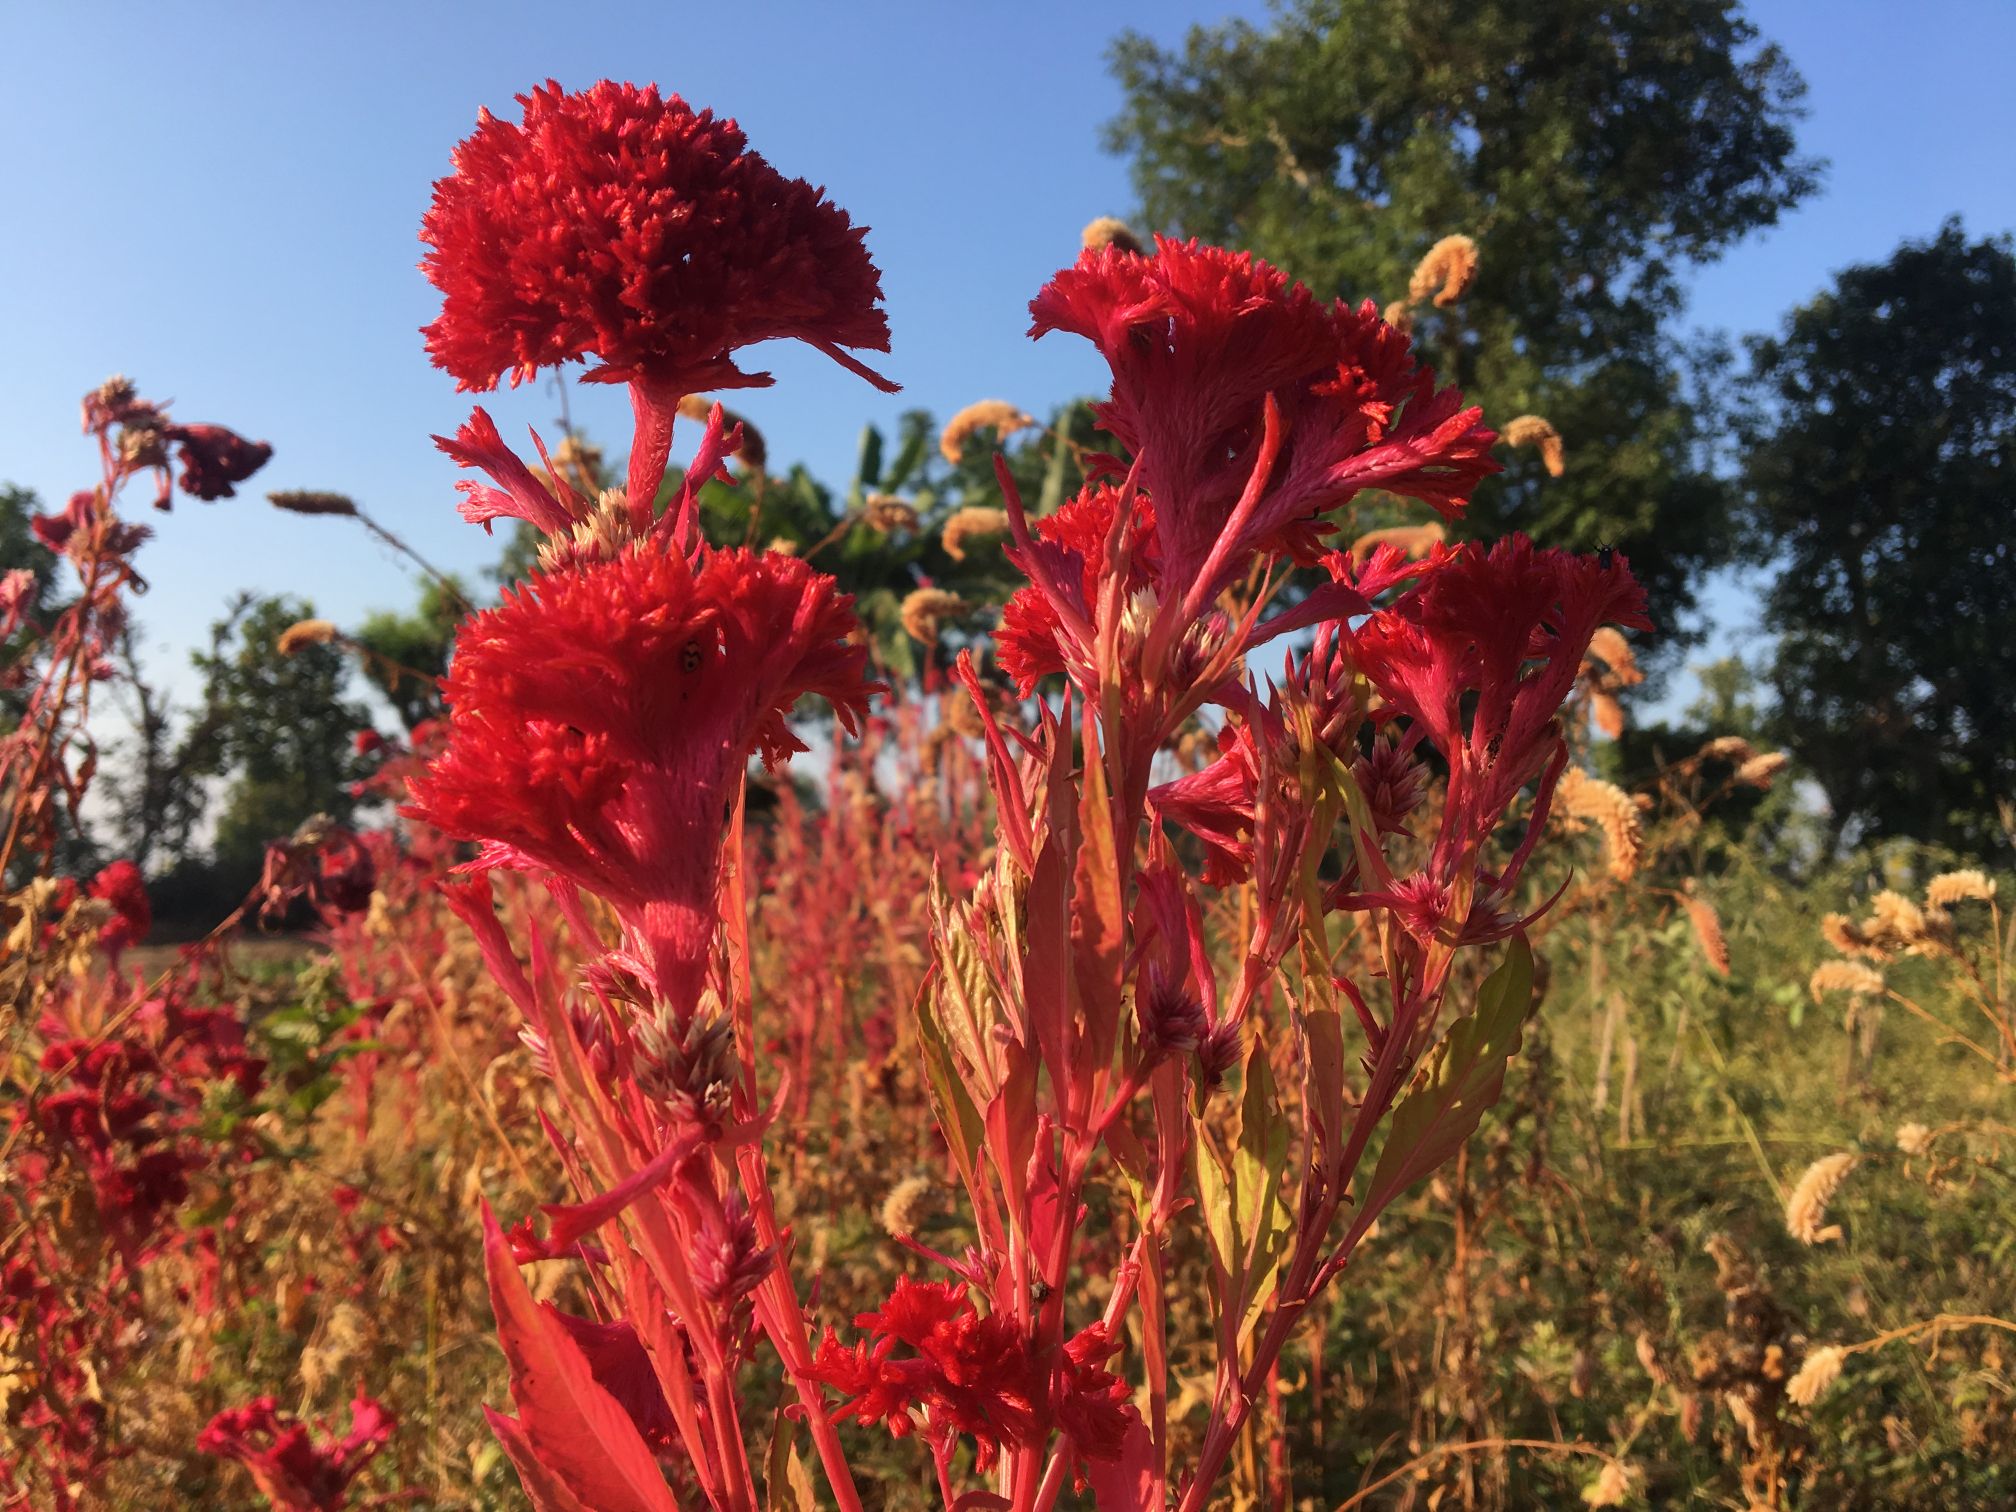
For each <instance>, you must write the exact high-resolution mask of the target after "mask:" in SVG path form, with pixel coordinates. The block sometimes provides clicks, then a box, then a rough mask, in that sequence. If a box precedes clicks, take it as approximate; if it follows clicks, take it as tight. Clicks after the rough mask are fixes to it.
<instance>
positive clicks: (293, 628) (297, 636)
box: [275, 619, 338, 656]
mask: <svg viewBox="0 0 2016 1512" xmlns="http://www.w3.org/2000/svg"><path fill="white" fill-rule="evenodd" d="M337 633H338V632H337V629H336V627H335V626H334V625H332V624H330V623H329V621H327V620H325V619H304V620H296V621H295V622H294V623H293V624H291V625H289V626H288V627H287V628H286V629H285V630H282V631H281V632H280V639H279V640H278V641H276V642H275V645H277V646H278V647H279V650H280V654H281V655H282V656H295V655H298V654H299V653H301V652H303V651H305V650H307V649H308V648H309V647H310V646H326V645H328V644H329V643H330V642H331V641H333V640H335V639H336V636H337Z"/></svg>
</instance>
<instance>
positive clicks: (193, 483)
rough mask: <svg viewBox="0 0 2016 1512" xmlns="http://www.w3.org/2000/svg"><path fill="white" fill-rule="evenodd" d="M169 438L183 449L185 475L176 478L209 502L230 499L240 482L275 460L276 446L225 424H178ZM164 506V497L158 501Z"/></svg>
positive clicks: (192, 494) (187, 490)
mask: <svg viewBox="0 0 2016 1512" xmlns="http://www.w3.org/2000/svg"><path fill="white" fill-rule="evenodd" d="M168 439H169V440H170V441H172V442H174V443H175V445H176V446H177V447H178V448H179V450H178V452H177V455H179V456H180V457H181V459H182V476H181V477H180V478H178V479H177V480H176V481H177V482H178V483H179V484H181V486H182V491H183V492H184V493H186V494H188V495H189V496H190V497H191V498H195V499H201V500H203V501H204V502H205V503H209V502H211V501H212V500H216V499H228V498H230V497H231V496H232V495H233V494H234V493H236V492H237V485H238V484H240V483H243V482H244V481H245V480H246V479H247V478H249V477H251V476H252V474H254V473H256V472H257V471H259V469H260V468H262V467H264V466H265V465H266V464H267V462H268V461H270V460H271V459H272V456H273V448H272V447H271V446H270V445H268V444H267V443H266V442H264V441H247V440H246V439H245V438H244V437H243V436H241V435H239V434H238V433H237V432H236V431H234V430H228V429H226V428H225V427H224V426H221V425H176V426H171V427H169V430H168ZM157 502H159V503H160V505H161V507H162V508H163V509H165V508H167V507H168V506H167V503H166V501H165V499H164V500H160V501H157Z"/></svg>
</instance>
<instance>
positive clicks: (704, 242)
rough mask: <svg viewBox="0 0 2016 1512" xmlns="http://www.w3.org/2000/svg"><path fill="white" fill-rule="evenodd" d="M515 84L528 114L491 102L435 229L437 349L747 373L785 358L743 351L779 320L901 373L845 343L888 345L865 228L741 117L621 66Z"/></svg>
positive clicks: (464, 361)
mask: <svg viewBox="0 0 2016 1512" xmlns="http://www.w3.org/2000/svg"><path fill="white" fill-rule="evenodd" d="M518 101H519V104H520V105H521V106H522V107H523V119H522V121H521V122H511V121H507V120H503V119H500V118H499V117H497V116H494V115H491V114H490V113H489V112H488V111H487V110H486V111H484V112H483V113H482V115H481V116H480V117H479V118H478V121H477V125H476V129H475V131H474V132H472V133H471V134H470V135H469V137H468V138H466V139H465V140H464V141H463V142H462V143H461V144H460V145H459V146H458V147H457V148H456V149H455V172H454V173H453V174H451V175H450V176H449V177H447V178H444V179H442V180H440V181H439V182H438V183H436V184H435V186H434V203H433V207H432V208H431V209H430V210H429V211H428V212H427V217H426V220H425V222H424V223H423V225H422V229H421V233H420V234H421V239H422V240H423V241H425V242H426V243H427V244H428V245H429V247H430V248H431V250H430V251H429V252H428V254H427V257H426V260H425V263H424V267H425V269H426V272H427V276H428V277H429V278H430V279H432V280H433V282H434V284H435V286H436V287H437V288H439V289H440V290H441V293H442V296H443V299H442V308H441V316H440V318H439V319H438V320H436V321H434V322H433V324H431V325H429V326H428V327H427V328H426V336H427V348H428V351H429V352H430V353H432V354H433V357H434V360H435V362H437V363H438V364H439V365H440V366H442V367H443V368H446V369H447V370H448V371H449V372H450V373H452V374H453V375H454V376H455V379H456V381H457V382H458V383H459V384H460V386H461V387H463V388H465V389H489V388H494V387H496V385H497V383H498V382H499V380H501V379H503V378H505V377H507V376H508V377H510V378H511V379H512V381H513V382H514V383H515V382H517V381H519V380H521V379H525V378H529V377H531V376H532V374H533V373H535V372H536V371H538V370H539V369H540V368H545V367H554V366H557V365H559V364H561V363H564V362H571V361H575V360H577V359H583V358H587V357H589V356H591V355H592V356H593V357H595V358H596V359H597V360H598V363H599V366H597V367H596V369H595V370H594V371H592V372H591V373H590V374H589V375H588V376H589V377H590V378H592V379H597V380H601V381H606V382H629V381H632V380H639V379H642V380H647V381H649V382H651V383H653V384H655V385H659V386H662V387H664V388H666V389H667V390H671V391H676V393H677V394H688V393H693V392H696V391H698V390H701V389H716V388H740V387H747V386H749V385H752V384H764V383H768V382H769V381H770V379H769V375H768V374H764V373H749V372H745V371H743V370H742V369H741V368H739V367H737V366H736V363H735V358H734V354H735V352H736V351H737V350H738V349H740V348H742V347H745V346H748V345H750V344H751V343H753V342H758V341H768V340H772V339H775V338H779V337H792V338H795V339H797V340H800V341H804V342H807V343H808V344H810V345H812V346H814V347H817V348H818V349H819V350H820V351H822V352H824V353H826V354H827V355H828V356H829V357H832V358H833V359H834V360H835V361H837V362H839V363H840V364H842V365H843V366H845V367H847V368H849V369H850V370H852V371H854V372H856V373H859V374H861V375H862V376H863V377H866V378H868V379H869V380H870V381H871V382H874V383H876V384H877V385H878V386H880V387H884V388H887V387H890V386H891V385H889V384H888V383H887V381H886V380H883V379H881V378H879V377H877V376H876V375H875V374H873V373H871V372H870V371H869V370H868V369H867V368H865V367H863V366H862V365H861V363H860V362H858V361H857V360H856V359H855V358H853V357H852V356H850V355H848V354H847V353H846V352H844V351H842V350H841V349H842V348H843V347H856V348H862V349H865V350H868V351H876V352H886V351H887V350H888V349H889V324H888V320H887V317H886V316H885V315H884V314H883V313H882V311H881V309H880V308H879V307H878V301H879V300H880V298H881V279H880V275H879V274H878V273H877V272H876V269H875V265H874V263H872V262H871V261H869V258H868V251H867V247H866V246H865V245H864V243H863V240H862V230H861V228H860V227H857V226H855V225H853V224H852V223H851V222H850V221H849V220H848V218H847V214H846V212H845V211H843V210H841V209H840V208H839V207H838V206H836V205H834V204H832V203H831V202H829V201H828V200H827V199H826V197H825V195H824V193H823V192H822V191H821V190H818V189H815V188H814V187H813V186H812V185H810V184H808V183H806V182H805V181H804V180H803V179H794V178H786V177H785V176H784V175H783V174H781V173H779V172H778V171H777V170H776V169H774V168H772V167H771V166H770V164H769V163H767V162H766V161H765V160H764V159H763V158H762V156H761V155H759V154H757V153H755V152H751V151H750V150H749V147H748V142H747V139H746V138H745V137H744V136H743V134H742V131H741V129H740V128H739V127H737V126H736V124H735V123H734V122H733V121H729V120H720V119H717V118H716V117H715V116H714V115H713V114H712V112H709V111H704V110H703V111H697V112H696V111H694V110H693V109H692V108H691V107H690V106H689V105H687V104H686V102H685V101H684V100H682V99H680V98H679V97H678V96H677V95H666V96H661V95H660V94H659V92H658V90H657V88H656V86H652V87H649V88H639V87H638V86H636V85H633V84H617V83H612V82H610V81H607V80H604V81H603V82H601V83H599V84H596V85H594V86H592V87H591V88H589V89H587V90H583V91H580V92H569V91H567V90H563V89H562V88H561V87H560V86H559V84H557V83H555V82H552V81H550V80H549V81H548V82H547V84H546V85H545V86H544V87H543V88H540V89H535V90H533V91H532V92H531V93H530V94H526V95H520V96H519V97H518Z"/></svg>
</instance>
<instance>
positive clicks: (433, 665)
mask: <svg viewBox="0 0 2016 1512" xmlns="http://www.w3.org/2000/svg"><path fill="white" fill-rule="evenodd" d="M469 607H470V606H469V599H468V595H467V594H465V593H464V592H463V590H462V585H461V583H460V582H459V581H458V580H456V579H454V578H447V579H444V580H441V581H436V580H434V579H432V578H430V579H427V580H426V581H425V582H424V583H422V585H421V588H420V602H419V603H418V604H417V605H415V606H414V608H413V609H411V610H410V611H408V612H407V613H404V614H400V613H397V612H395V611H392V610H389V609H381V610H380V611H378V612H377V613H376V614H373V615H371V616H369V617H368V618H367V619H366V620H365V621H364V623H363V624H362V625H360V626H359V627H358V629H357V631H356V633H355V634H354V635H353V636H352V637H351V639H353V640H354V641H356V642H357V644H358V645H360V646H362V647H363V648H364V651H365V657H364V675H365V677H366V678H367V679H369V680H370V683H371V685H372V686H373V687H374V688H376V689H377V690H378V691H379V692H380V693H381V694H383V695H384V697H385V701H386V702H387V703H389V704H391V705H392V710H393V712H394V713H396V714H397V715H398V716H399V721H400V723H401V724H403V725H405V727H406V728H407V729H408V730H411V729H413V728H414V726H416V725H418V724H420V723H422V722H423V721H425V720H429V719H436V718H439V717H440V715H441V712H442V704H441V688H440V683H439V679H440V678H442V677H444V676H446V675H447V672H448V657H449V654H450V653H451V652H452V651H453V649H454V646H455V631H456V628H457V627H458V626H459V625H460V624H461V623H462V616H463V615H465V614H466V613H468V612H469Z"/></svg>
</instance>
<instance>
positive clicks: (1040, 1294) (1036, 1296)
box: [1029, 1276, 1050, 1307]
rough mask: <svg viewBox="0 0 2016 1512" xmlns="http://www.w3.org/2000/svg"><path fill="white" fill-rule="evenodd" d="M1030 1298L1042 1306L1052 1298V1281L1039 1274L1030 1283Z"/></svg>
mask: <svg viewBox="0 0 2016 1512" xmlns="http://www.w3.org/2000/svg"><path fill="white" fill-rule="evenodd" d="M1029 1300H1030V1301H1031V1302H1034V1303H1035V1304H1036V1305H1037V1306H1038V1307H1041V1306H1042V1305H1043V1304H1044V1303H1045V1302H1048V1301H1049V1300H1050V1283H1049V1282H1048V1281H1045V1280H1044V1279H1043V1278H1042V1277H1041V1276H1038V1277H1037V1278H1036V1279H1035V1280H1034V1281H1031V1282H1030V1283H1029Z"/></svg>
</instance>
